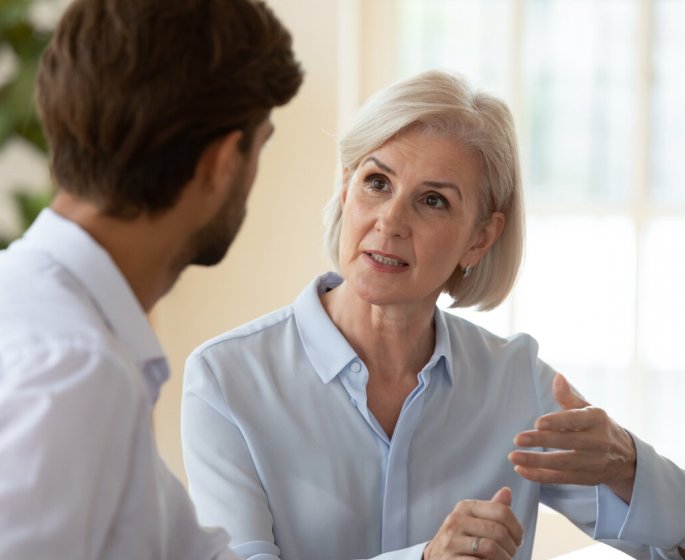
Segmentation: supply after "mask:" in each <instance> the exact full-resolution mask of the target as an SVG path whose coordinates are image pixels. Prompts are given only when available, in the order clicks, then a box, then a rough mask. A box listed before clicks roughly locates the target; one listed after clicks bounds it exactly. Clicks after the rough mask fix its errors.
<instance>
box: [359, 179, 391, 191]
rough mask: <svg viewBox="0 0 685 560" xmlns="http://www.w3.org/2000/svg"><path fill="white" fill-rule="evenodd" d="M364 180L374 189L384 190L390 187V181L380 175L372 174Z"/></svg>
mask: <svg viewBox="0 0 685 560" xmlns="http://www.w3.org/2000/svg"><path fill="white" fill-rule="evenodd" d="M364 182H365V183H366V184H367V185H368V186H369V187H370V188H371V190H374V191H383V190H385V189H387V188H388V182H387V181H386V180H385V179H384V178H383V177H379V176H378V175H371V176H370V177H367V178H366V179H364Z"/></svg>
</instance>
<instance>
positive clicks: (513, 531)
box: [470, 500, 523, 545]
mask: <svg viewBox="0 0 685 560" xmlns="http://www.w3.org/2000/svg"><path fill="white" fill-rule="evenodd" d="M470 505H471V514H472V515H473V516H474V517H477V518H479V519H482V520H487V521H494V522H495V523H497V524H499V525H501V526H503V527H505V528H506V529H507V531H508V532H509V535H511V538H512V539H513V540H514V542H515V543H516V544H517V545H519V544H520V543H521V541H522V539H523V526H522V525H521V523H520V522H519V520H518V519H517V518H516V516H515V515H514V512H513V511H511V508H510V507H509V506H507V505H505V504H502V503H497V502H492V501H490V502H483V501H479V500H471V501H470ZM473 534H476V535H477V534H487V533H473Z"/></svg>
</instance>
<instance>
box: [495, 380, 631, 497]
mask: <svg viewBox="0 0 685 560" xmlns="http://www.w3.org/2000/svg"><path fill="white" fill-rule="evenodd" d="M552 392H553V395H554V398H555V399H556V401H557V402H558V403H559V404H560V405H561V407H562V408H563V409H564V410H562V411H560V412H553V413H551V414H545V415H544V416H540V417H539V418H538V419H537V420H536V421H535V429H534V430H530V431H526V432H521V433H520V434H518V435H517V436H516V437H515V438H514V443H515V444H516V445H519V446H521V447H545V448H551V449H555V450H557V451H545V452H533V451H512V452H511V453H510V454H509V460H510V461H511V462H512V463H513V464H514V465H515V466H514V469H515V470H516V472H517V473H518V474H519V475H521V476H522V477H524V478H527V479H528V480H533V481H535V482H541V483H562V484H584V485H589V486H594V485H596V484H606V485H607V486H609V487H610V488H611V489H612V490H613V491H614V493H615V494H617V495H618V496H620V497H621V498H623V500H625V501H626V502H628V503H630V498H631V496H632V493H633V483H634V481H635V466H636V452H635V444H634V443H633V439H632V438H631V437H630V434H628V432H626V431H625V430H624V429H623V428H621V426H619V425H618V424H617V423H616V422H614V421H613V420H612V419H611V418H610V417H609V416H608V415H607V413H606V412H604V411H603V410H602V409H600V408H596V407H593V406H591V405H590V403H588V402H586V401H585V400H584V399H583V398H582V397H581V396H580V395H579V394H578V393H576V392H575V390H574V389H573V388H572V387H571V385H570V384H569V383H568V381H566V378H565V377H564V376H563V375H561V374H560V373H558V374H557V375H556V377H555V378H554V381H553V385H552Z"/></svg>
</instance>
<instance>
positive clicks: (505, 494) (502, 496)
mask: <svg viewBox="0 0 685 560" xmlns="http://www.w3.org/2000/svg"><path fill="white" fill-rule="evenodd" d="M511 497H512V496H511V488H509V487H508V486H502V488H500V489H499V490H497V492H495V495H494V496H493V497H492V499H491V500H490V501H492V502H497V503H499V504H504V505H505V506H511Z"/></svg>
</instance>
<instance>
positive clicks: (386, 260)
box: [366, 253, 409, 267]
mask: <svg viewBox="0 0 685 560" xmlns="http://www.w3.org/2000/svg"><path fill="white" fill-rule="evenodd" d="M366 254H367V255H369V257H371V259H372V260H373V261H375V262H377V263H378V264H383V265H386V266H397V267H402V266H409V264H408V263H406V262H404V261H402V260H400V259H395V258H392V257H386V256H383V255H379V254H378V253H366Z"/></svg>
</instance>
